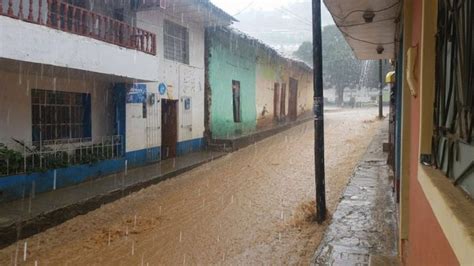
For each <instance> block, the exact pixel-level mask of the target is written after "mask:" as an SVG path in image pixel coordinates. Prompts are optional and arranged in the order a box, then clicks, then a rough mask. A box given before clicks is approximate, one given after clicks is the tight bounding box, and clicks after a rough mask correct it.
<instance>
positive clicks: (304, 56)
mask: <svg viewBox="0 0 474 266" xmlns="http://www.w3.org/2000/svg"><path fill="white" fill-rule="evenodd" d="M322 42H323V80H324V87H325V88H335V89H336V96H337V97H336V103H337V104H338V105H340V104H342V101H343V96H344V89H345V88H346V87H350V88H356V87H358V86H359V85H361V84H359V83H360V77H361V74H362V73H361V72H362V71H364V69H363V62H364V61H361V60H358V59H357V58H356V57H355V56H354V53H353V51H352V49H351V48H350V47H349V45H348V44H347V42H346V40H345V39H344V36H343V35H342V33H341V31H340V30H339V29H338V28H337V27H336V26H335V25H329V26H326V27H324V29H323V31H322ZM293 55H294V56H295V57H296V58H298V59H300V60H303V61H304V62H306V63H307V64H309V65H313V45H312V43H311V42H303V43H302V44H301V45H300V47H299V48H298V50H297V51H296V52H295V53H294V54H293ZM389 68H390V66H389V64H387V63H384V64H383V73H386V72H387V71H389ZM365 71H367V80H366V81H365V82H364V84H363V85H364V86H368V87H371V88H377V87H378V86H379V85H378V84H379V72H378V71H379V65H378V62H376V61H372V62H370V63H369V65H368V67H367V69H366V70H365Z"/></svg>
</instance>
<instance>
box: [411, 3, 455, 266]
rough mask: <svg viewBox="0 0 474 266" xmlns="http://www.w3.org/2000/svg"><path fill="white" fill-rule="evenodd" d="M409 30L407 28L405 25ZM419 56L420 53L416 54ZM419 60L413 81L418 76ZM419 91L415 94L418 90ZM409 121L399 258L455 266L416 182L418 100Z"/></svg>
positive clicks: (416, 25) (417, 8) (415, 39)
mask: <svg viewBox="0 0 474 266" xmlns="http://www.w3.org/2000/svg"><path fill="white" fill-rule="evenodd" d="M412 5H413V7H412V8H413V24H412V27H413V31H412V43H411V45H412V46H416V45H418V46H419V45H420V40H421V24H422V20H421V19H422V0H413V1H412ZM407 26H410V25H407ZM418 54H420V53H418ZM419 59H420V58H419V56H418V58H417V62H416V77H417V78H418V77H419V76H420V64H419V63H420V62H419ZM418 91H419V90H418ZM409 104H410V107H411V115H410V117H411V121H410V125H409V126H410V130H411V136H410V140H409V141H410V155H409V156H410V169H409V173H410V177H409V178H410V180H409V184H410V191H409V225H408V242H407V243H405V244H404V248H403V249H402V255H403V258H404V262H405V263H406V265H458V264H459V262H458V261H457V258H456V256H455V254H454V252H453V250H452V248H451V246H450V245H449V242H448V240H447V239H446V237H445V235H444V234H443V231H442V229H441V227H440V225H439V223H438V221H437V219H436V217H435V216H434V213H433V210H432V209H431V206H430V204H429V202H428V200H427V198H426V196H425V194H424V192H423V190H422V188H421V186H420V183H419V182H418V178H417V174H418V167H417V166H418V160H419V158H418V154H419V133H420V99H419V97H417V98H413V97H412V98H411V101H410V103H409Z"/></svg>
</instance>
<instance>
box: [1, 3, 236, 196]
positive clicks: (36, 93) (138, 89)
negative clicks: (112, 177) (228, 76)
mask: <svg viewBox="0 0 474 266" xmlns="http://www.w3.org/2000/svg"><path fill="white" fill-rule="evenodd" d="M164 2H165V1H112V2H110V1H109V2H107V3H106V1H72V0H71V1H61V0H50V1H48V0H35V1H23V0H20V1H13V0H1V1H0V39H1V40H2V42H0V77H1V78H0V128H1V130H0V201H7V200H12V199H15V198H21V197H24V196H25V195H29V194H31V193H41V192H46V191H50V190H54V189H58V188H62V187H66V186H70V185H74V184H78V183H81V182H84V181H87V180H91V179H94V178H97V177H99V176H103V175H107V174H112V173H116V172H120V171H123V170H125V169H126V168H127V167H134V166H138V165H142V164H145V163H149V162H155V161H159V160H161V159H167V158H171V157H174V156H177V155H181V154H185V153H187V152H191V151H195V150H199V149H200V148H201V147H202V145H203V141H202V138H203V131H204V119H203V113H204V109H203V98H204V29H205V27H206V26H207V25H210V24H213V25H228V24H230V23H231V22H232V20H233V18H232V17H231V16H229V15H227V14H226V13H224V12H223V11H222V10H220V9H218V8H216V7H215V6H213V5H212V4H210V2H208V1H195V0H186V1H185V0H183V1H174V2H173V3H167V4H166V3H164ZM168 2H169V1H168ZM178 2H179V3H178ZM178 4H179V5H178ZM178 18H179V19H178ZM191 47H193V49H191ZM163 151H165V152H163Z"/></svg>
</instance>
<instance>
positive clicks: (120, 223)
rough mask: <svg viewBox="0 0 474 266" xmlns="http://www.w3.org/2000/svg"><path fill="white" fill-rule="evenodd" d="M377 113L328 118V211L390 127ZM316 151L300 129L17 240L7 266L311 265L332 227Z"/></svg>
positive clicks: (0, 261)
mask: <svg viewBox="0 0 474 266" xmlns="http://www.w3.org/2000/svg"><path fill="white" fill-rule="evenodd" d="M376 114H377V109H375V108H373V109H357V110H348V111H346V110H344V111H342V112H334V113H328V114H327V115H326V117H325V118H326V120H325V127H326V135H325V138H326V150H325V153H326V177H327V181H326V186H327V191H326V195H327V205H328V209H329V212H330V213H332V212H334V210H335V209H336V206H337V204H338V203H339V200H340V197H341V195H342V193H343V191H344V189H345V187H346V184H347V182H348V180H349V177H350V176H351V173H352V172H353V170H354V168H355V166H356V165H357V163H358V162H359V160H360V159H361V158H362V155H363V154H364V151H365V150H366V148H367V146H368V145H369V143H370V141H371V139H372V138H373V136H374V135H375V134H376V133H377V130H378V129H379V128H380V127H381V126H385V123H383V122H380V121H378V120H376V119H375V117H376ZM348 131H350V134H347V132H348ZM313 145H314V134H313V123H312V122H307V123H304V124H301V125H299V126H296V127H294V128H291V129H289V130H287V131H284V132H282V133H280V134H277V135H275V136H272V137H269V138H267V139H265V140H263V141H261V142H258V143H254V144H252V145H251V146H249V147H247V148H244V149H241V150H239V151H237V152H234V153H232V154H228V155H225V156H223V157H221V158H219V159H217V160H213V161H211V162H209V163H206V164H203V165H201V166H200V167H197V168H195V169H193V170H191V171H188V172H185V173H183V174H180V175H178V176H176V177H174V178H171V179H168V180H166V181H164V182H161V183H159V184H155V185H151V186H149V187H147V188H144V189H142V190H140V191H138V192H135V193H132V194H130V195H128V196H125V197H123V198H120V199H118V200H116V201H114V202H112V203H109V204H105V205H103V206H102V207H100V208H98V209H96V210H93V211H91V212H89V213H87V214H84V215H79V216H77V217H75V218H73V219H70V220H68V221H66V222H64V223H62V224H60V225H57V226H55V227H53V228H50V229H48V230H46V231H44V232H42V233H39V234H36V235H34V236H32V237H29V238H27V239H23V240H19V241H17V242H16V243H14V244H12V245H10V246H8V247H6V248H4V249H2V250H0V265H16V264H28V265H34V264H35V263H37V264H38V265H66V264H68V265H177V264H182V265H185V264H205V265H207V264H231V265H232V264H237V265H248V264H251V265H254V264H308V263H309V262H310V260H311V257H312V256H313V254H314V251H315V250H316V249H317V246H318V244H319V242H320V240H321V239H322V237H323V234H324V231H325V229H326V226H327V224H323V225H318V224H316V223H314V222H311V220H308V215H311V212H314V203H313V202H312V201H313V199H314V193H315V192H314V191H315V188H314V150H313ZM149 171H150V172H152V173H153V172H154V169H152V168H150V169H149ZM65 197H66V195H65Z"/></svg>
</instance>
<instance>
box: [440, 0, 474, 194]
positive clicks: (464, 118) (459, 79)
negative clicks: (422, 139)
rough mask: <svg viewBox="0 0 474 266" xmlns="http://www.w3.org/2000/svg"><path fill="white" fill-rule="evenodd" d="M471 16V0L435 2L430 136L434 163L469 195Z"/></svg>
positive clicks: (472, 187) (473, 122)
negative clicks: (433, 85) (432, 97)
mask: <svg viewBox="0 0 474 266" xmlns="http://www.w3.org/2000/svg"><path fill="white" fill-rule="evenodd" d="M453 6H454V7H456V8H453ZM473 16H474V9H473V8H472V7H471V1H462V0H454V1H439V2H438V33H437V35H436V37H437V40H436V92H435V110H434V136H433V158H434V164H435V166H436V167H437V168H439V169H440V170H441V171H442V172H443V173H444V174H445V175H446V176H448V177H449V178H451V179H452V181H453V183H454V184H455V185H459V186H460V187H461V188H462V189H464V190H465V191H466V192H467V193H468V194H469V195H470V196H471V197H474V161H473V158H474V78H473V77H474V68H473V67H472V65H473V61H472V59H473V58H474V57H473V56H474V42H473V40H474V38H473V37H474V28H473V27H472V17H473Z"/></svg>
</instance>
